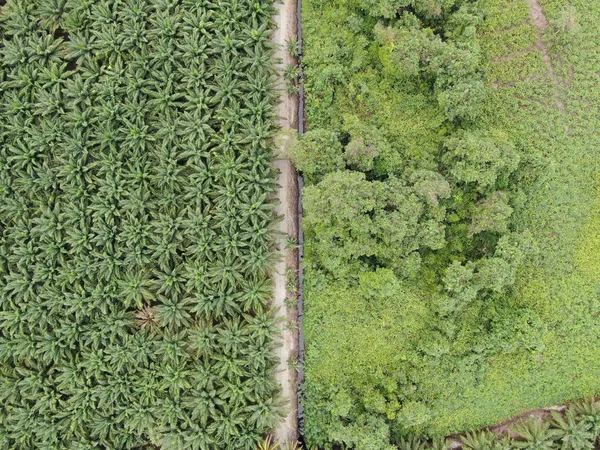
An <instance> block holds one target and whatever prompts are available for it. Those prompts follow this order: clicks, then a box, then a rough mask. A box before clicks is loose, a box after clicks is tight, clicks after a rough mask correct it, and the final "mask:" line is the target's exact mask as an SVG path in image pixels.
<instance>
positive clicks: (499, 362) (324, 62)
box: [303, 0, 600, 448]
mask: <svg viewBox="0 0 600 450" xmlns="http://www.w3.org/2000/svg"><path fill="white" fill-rule="evenodd" d="M539 3H540V5H541V8H542V11H543V12H544V13H545V15H546V17H547V19H548V22H549V24H550V27H549V28H548V29H547V30H545V31H543V32H542V33H541V35H540V34H539V30H538V29H537V28H536V23H535V21H532V19H531V15H530V8H529V5H528V4H527V2H524V1H514V2H504V1H502V0H478V1H459V2H453V1H449V2H429V1H427V2H417V1H409V0H407V1H397V2H394V1H389V2H383V1H379V2H375V1H364V2H363V1H360V2H356V1H349V0H334V1H332V2H323V1H322V0H308V1H305V2H303V14H304V17H303V25H304V32H305V34H304V37H305V41H304V42H305V48H304V57H303V70H304V74H305V78H306V84H305V88H306V94H307V119H308V121H307V124H308V128H309V129H315V130H327V132H329V133H331V134H335V135H336V136H337V138H338V141H339V143H340V145H341V148H342V149H343V150H342V153H343V156H342V158H343V161H342V163H340V162H339V160H338V162H337V163H336V164H335V165H330V166H329V168H328V169H327V171H329V173H328V174H323V175H324V176H323V178H322V179H319V180H317V181H315V180H311V179H310V176H309V177H307V178H306V181H307V187H306V193H307V194H308V195H307V196H306V197H305V207H306V206H307V205H308V207H307V208H305V211H306V213H307V215H306V217H307V222H306V224H305V229H306V230H307V233H306V252H305V261H304V262H305V267H306V272H305V275H306V276H305V287H306V291H305V299H306V302H305V304H306V311H305V331H306V336H307V349H306V365H305V370H306V373H305V375H306V399H305V412H306V430H307V439H308V441H309V443H311V444H316V445H321V446H325V447H327V446H331V445H333V441H334V440H335V439H334V438H333V436H334V435H336V436H337V434H336V433H338V432H339V433H341V434H340V435H341V436H344V439H345V442H348V445H349V446H358V443H357V442H358V439H356V440H353V438H352V436H350V435H349V433H350V432H353V431H355V430H356V427H352V425H355V424H356V423H358V421H362V422H360V423H366V417H365V415H370V416H373V417H374V419H373V422H375V420H377V421H379V422H381V423H385V424H386V425H387V430H389V440H387V441H386V440H385V436H384V433H381V434H377V435H376V434H375V433H374V434H373V436H376V437H374V439H375V438H376V439H379V443H378V445H379V446H380V447H381V448H385V446H386V445H388V443H389V442H393V443H397V442H398V440H399V439H400V437H406V434H407V433H411V432H414V433H415V434H417V435H422V434H430V435H435V436H437V435H444V434H447V433H450V432H457V431H460V430H472V429H475V428H478V427H480V426H484V425H486V424H490V423H495V422H498V421H501V420H503V419H505V418H507V417H510V416H512V415H514V414H516V413H519V412H522V411H524V410H527V409H533V408H536V407H540V406H544V405H549V404H556V403H559V402H563V401H565V400H568V399H569V398H572V397H573V396H580V395H595V394H597V393H598V390H599V389H600V385H599V383H598V377H597V374H598V370H600V366H599V361H600V353H599V351H598V346H597V345H596V341H597V336H598V333H599V325H598V323H597V319H596V318H597V316H598V314H599V313H600V304H599V303H598V301H597V300H598V288H597V286H598V283H599V281H600V278H599V277H598V273H600V258H599V257H598V256H597V254H598V251H597V250H598V245H596V244H597V242H596V241H597V239H596V237H595V236H596V235H597V232H598V229H599V227H598V223H600V219H599V215H598V214H597V210H598V207H597V206H598V196H599V194H598V190H597V180H598V173H600V159H599V158H598V153H597V152H596V151H595V149H596V148H597V147H598V146H599V145H600V140H599V138H598V135H597V132H596V131H595V127H594V126H593V124H596V123H598V121H599V120H600V113H599V110H598V107H597V105H598V101H599V99H600V96H599V95H600V94H599V91H598V89H597V83H596V81H597V72H598V66H599V65H600V52H599V51H598V50H597V49H598V48H600V46H597V45H593V44H596V43H598V42H599V39H600V34H599V33H598V27H597V21H598V18H599V17H600V5H599V4H596V3H595V2H583V1H581V0H575V1H569V2H566V1H563V0H539ZM570 5H571V6H570ZM561 23H562V24H565V26H564V27H563V26H562V25H561ZM571 23H576V24H577V26H576V27H573V29H574V31H573V32H570V31H566V32H565V30H566V28H567V27H569V26H570V25H569V24H571ZM559 29H561V30H563V31H558V30H559ZM539 36H541V37H539ZM563 37H564V38H565V39H563ZM567 38H568V39H567ZM541 44H543V48H545V49H546V50H547V52H546V51H542V47H541ZM549 62H551V63H552V64H551V66H549ZM550 69H551V70H550ZM357 172H361V173H363V174H364V178H361V177H360V175H356V173H357ZM348 173H353V175H352V179H353V183H350V182H349V181H348V180H345V183H346V184H344V185H343V186H344V187H343V188H341V186H342V183H341V182H340V183H338V181H339V180H341V179H342V178H345V177H350V176H349V175H348ZM334 180H336V181H335V182H334ZM390 180H394V182H398V184H399V185H400V186H401V187H400V188H398V189H399V192H401V193H402V195H403V197H404V203H400V204H403V205H406V206H404V207H403V209H405V210H408V209H413V210H414V215H415V216H419V217H418V219H417V225H415V226H413V222H410V221H409V222H408V224H410V225H409V226H407V222H406V218H405V217H402V216H400V219H399V220H398V221H397V223H398V224H399V226H395V225H396V220H397V219H396V218H397V217H398V216H396V217H395V218H394V221H393V222H391V223H392V225H390V226H389V228H383V227H380V225H379V224H380V223H383V222H384V221H381V218H382V217H385V216H388V217H394V215H395V213H397V211H395V210H394V208H393V207H392V208H389V209H390V211H387V210H386V205H385V202H384V201H375V200H377V199H379V198H382V197H386V196H387V195H388V194H387V193H386V194H385V195H383V194H381V192H385V189H382V188H381V186H382V185H387V184H388V183H389V182H390ZM326 181H331V184H330V185H328V184H327V183H326ZM375 194H377V195H375ZM361 195H364V197H362V196H361ZM378 196H379V197H378ZM412 196H414V198H415V199H416V201H415V202H414V203H413V202H412V199H413V197H412ZM407 199H411V202H409V201H408V200H407ZM307 202H308V203H307ZM388 213H389V214H388ZM319 216H322V217H323V220H322V221H320V220H319ZM376 219H377V220H376ZM411 219H412V218H411ZM415 228H416V229H418V230H419V233H421V232H422V233H423V234H422V235H421V234H420V235H419V239H418V240H417V241H415V240H414V239H412V240H411V236H412V232H413V231H412V230H414V229H415ZM371 230H373V234H372V233H371ZM382 230H385V232H384V233H382ZM388 230H391V231H388ZM400 230H406V231H407V234H406V235H405V236H404V237H403V239H402V240H400V239H398V238H397V237H398V235H399V234H400ZM427 230H433V232H432V233H431V236H432V237H435V236H439V237H443V240H442V239H440V240H437V241H436V240H435V239H431V241H430V242H432V243H434V242H437V244H438V245H432V246H428V245H425V244H424V243H425V239H424V238H425V236H428V231H427ZM436 230H442V231H440V232H439V233H436ZM527 230H529V231H527ZM394 233H397V234H396V238H395V241H394V242H391V241H390V240H387V239H388V235H389V236H392V235H393V234H394ZM325 236H326V237H327V239H322V238H323V237H325ZM382 236H383V237H382ZM405 238H406V239H405ZM422 238H423V240H421V239H422ZM321 239H322V240H321ZM409 242H411V243H414V242H417V243H418V245H412V244H411V245H412V248H415V250H414V251H409V249H410V248H411V245H408V243H409ZM385 247H391V248H390V249H389V251H388V249H386V248H385ZM408 255H410V257H408ZM382 268H385V269H386V273H387V277H389V278H388V279H386V280H385V283H388V285H387V288H388V292H389V297H386V302H385V304H386V305H387V304H392V305H393V307H389V308H385V311H386V314H385V315H381V314H379V313H378V311H377V307H379V306H380V302H381V297H380V296H379V294H378V293H371V294H368V293H363V288H364V284H363V283H364V281H363V280H364V279H365V277H367V276H368V275H373V274H377V273H379V272H378V270H379V271H380V270H381V269H382ZM387 269H391V271H387ZM381 283H384V280H383V279H382V280H381ZM377 289H378V292H379V290H380V291H385V287H384V285H383V284H382V285H381V286H380V285H379V284H378V288H377ZM373 291H375V288H373ZM370 299H372V304H371V303H370V301H369V300H370ZM342 320H343V323H342V322H341V321H342ZM407 328H409V330H407ZM398 336H400V337H401V338H397V337H398ZM414 336H418V339H416V338H414ZM363 341H364V342H363ZM346 343H348V345H346ZM350 345H351V346H352V347H350ZM371 347H377V349H378V350H379V352H378V353H376V352H375V351H373V350H372V349H371ZM573 349H576V351H574V350H573ZM367 356H368V357H370V359H368V358H367ZM333 362H335V364H336V365H335V366H334V365H333ZM384 380H386V381H384ZM407 405H408V407H407V408H405V406H407ZM410 405H413V406H414V405H419V406H415V410H414V411H413V413H414V414H412V413H411V406H410ZM403 409H404V413H403V412H402V411H403ZM421 413H422V414H421ZM404 414H406V417H404ZM411 427H413V428H411ZM340 430H343V433H342V431H340ZM386 433H387V431H386ZM552 442H553V444H552V445H559V446H560V445H562V444H557V441H556V440H554V439H553V441H552ZM494 445H495V446H496V448H508V447H507V446H510V445H512V444H509V443H507V440H499V441H497V442H495V443H494ZM519 445H520V444H519ZM565 445H566V444H565Z"/></svg>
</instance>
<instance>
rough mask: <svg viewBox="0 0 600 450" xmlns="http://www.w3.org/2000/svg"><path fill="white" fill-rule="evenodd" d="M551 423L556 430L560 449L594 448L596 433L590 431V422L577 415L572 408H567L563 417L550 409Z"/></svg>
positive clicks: (580, 449) (584, 449)
mask: <svg viewBox="0 0 600 450" xmlns="http://www.w3.org/2000/svg"><path fill="white" fill-rule="evenodd" d="M552 425H553V427H554V428H555V429H556V430H557V432H558V439H559V442H560V443H561V445H560V447H561V449H564V450H586V449H589V450H591V449H593V448H594V444H595V441H596V435H595V434H594V433H593V432H592V424H591V423H590V422H588V421H586V420H581V419H580V418H579V417H577V416H576V414H575V411H574V410H573V409H571V408H567V410H566V412H565V415H564V417H563V416H562V415H560V414H559V413H557V412H556V411H552Z"/></svg>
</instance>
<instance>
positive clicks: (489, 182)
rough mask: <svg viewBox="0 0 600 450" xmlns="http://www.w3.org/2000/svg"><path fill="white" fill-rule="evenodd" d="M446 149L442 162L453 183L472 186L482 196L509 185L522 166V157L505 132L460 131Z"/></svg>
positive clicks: (446, 144)
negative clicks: (520, 161) (507, 183)
mask: <svg viewBox="0 0 600 450" xmlns="http://www.w3.org/2000/svg"><path fill="white" fill-rule="evenodd" d="M444 146H445V148H446V153H444V156H443V161H444V164H445V165H446V167H447V168H448V173H449V175H450V177H451V178H452V180H453V181H454V182H455V183H465V184H472V185H473V186H474V187H475V189H477V191H478V192H481V193H483V192H486V191H488V190H490V189H494V187H500V186H502V184H506V181H507V179H508V177H509V176H510V175H511V174H512V173H513V172H514V171H515V170H516V169H517V166H518V165H519V160H520V158H519V155H518V153H517V152H516V150H515V147H514V145H513V144H512V143H511V142H510V141H509V140H508V135H507V134H506V133H504V132H499V131H496V130H492V131H461V132H458V133H456V134H454V135H452V136H451V137H449V138H448V139H447V140H446V142H445V144H444Z"/></svg>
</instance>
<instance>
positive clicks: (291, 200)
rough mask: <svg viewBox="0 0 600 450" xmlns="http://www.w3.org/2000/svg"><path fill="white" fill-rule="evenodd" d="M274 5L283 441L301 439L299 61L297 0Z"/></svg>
mask: <svg viewBox="0 0 600 450" xmlns="http://www.w3.org/2000/svg"><path fill="white" fill-rule="evenodd" d="M275 6H276V8H277V10H278V13H277V14H276V15H275V16H274V20H275V22H276V24H277V26H278V28H277V30H276V31H275V32H274V33H273V36H272V40H273V42H274V43H275V44H276V45H277V48H278V50H277V52H276V55H275V57H276V59H277V60H278V61H279V64H278V69H279V74H280V76H279V82H278V86H277V88H278V91H279V92H280V98H281V103H280V104H279V105H278V116H279V119H278V120H279V125H280V126H281V128H282V133H280V135H279V136H278V137H277V138H276V140H275V141H276V144H277V148H278V156H277V160H276V161H275V167H277V168H278V169H279V171H280V174H279V179H278V184H279V186H280V187H279V189H278V190H277V197H278V199H279V201H280V204H279V205H278V206H277V207H276V208H275V211H276V213H277V214H278V215H280V216H283V220H282V221H281V222H280V223H279V227H278V228H279V231H280V232H281V233H282V234H283V236H282V237H281V238H280V242H279V252H280V254H281V261H280V262H279V263H278V264H277V267H276V271H275V272H276V273H275V274H274V276H273V284H274V286H273V293H274V297H273V307H274V308H276V309H277V311H278V313H277V314H278V316H279V319H280V322H279V328H280V331H281V336H282V339H281V345H280V346H278V347H277V348H276V350H275V351H276V353H277V356H278V357H279V361H280V362H279V367H278V368H277V372H276V378H277V382H278V383H279V384H280V385H281V389H282V396H283V398H284V400H285V401H286V409H285V411H286V416H285V419H284V420H283V421H282V422H281V424H280V426H279V428H278V429H277V430H275V432H274V440H275V441H276V442H279V443H282V444H283V443H287V442H292V441H296V440H297V439H298V432H297V424H298V404H297V394H296V392H297V373H296V369H295V367H294V361H297V355H298V332H297V330H296V327H295V325H296V324H297V316H298V314H297V310H296V308H295V307H293V306H292V307H288V306H286V303H285V299H286V297H287V296H288V292H287V290H286V271H288V270H290V271H292V272H293V273H296V270H297V264H298V260H297V254H296V250H294V249H290V248H286V245H285V244H286V238H285V237H286V236H290V237H293V238H294V239H297V237H298V220H297V213H298V182H297V176H296V170H295V169H294V167H293V166H292V164H291V162H290V161H289V160H288V159H287V158H286V156H285V155H286V147H287V145H289V143H290V141H291V136H290V134H289V131H288V132H287V133H286V130H296V127H297V123H298V120H297V119H298V117H297V116H298V115H297V110H298V103H297V102H298V100H297V98H296V97H295V96H290V95H288V94H287V91H286V85H285V80H284V79H283V70H284V69H285V68H286V67H287V66H288V64H295V63H296V61H295V60H294V58H293V57H292V56H291V55H290V54H289V53H288V51H287V44H286V42H287V41H288V40H289V39H290V38H295V36H296V0H282V3H276V4H275Z"/></svg>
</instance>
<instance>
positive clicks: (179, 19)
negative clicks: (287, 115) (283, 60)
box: [0, 0, 280, 450]
mask: <svg viewBox="0 0 600 450" xmlns="http://www.w3.org/2000/svg"><path fill="white" fill-rule="evenodd" d="M4 3H6V5H4ZM2 4H3V6H2V9H1V14H0V35H1V37H2V39H0V97H1V100H2V101H1V102H0V122H1V124H2V125H1V126H0V144H1V145H0V329H1V332H0V403H1V404H2V408H0V411H1V412H0V447H1V448H2V449H7V450H10V449H15V450H16V449H55V450H58V449H92V448H94V449H98V448H106V449H109V448H110V449H134V448H151V447H152V448H158V447H160V448H163V449H165V450H166V449H204V450H206V449H232V448H235V449H254V448H256V445H257V443H258V442H259V441H260V440H261V439H262V438H263V436H264V435H265V434H267V433H268V432H270V431H271V430H272V429H273V427H274V426H275V425H276V424H277V422H278V420H279V418H280V412H279V404H278V402H277V400H276V398H277V395H278V387H277V385H276V382H275V380H274V378H273V376H272V375H273V371H274V368H275V367H276V365H277V361H276V358H275V357H274V356H273V354H272V348H273V346H274V337H275V334H276V327H275V323H274V317H273V314H272V312H271V311H270V308H269V301H270V290H271V288H270V278H269V271H270V267H271V265H272V260H273V256H272V255H273V253H274V233H273V230H274V223H275V217H274V213H273V204H272V201H271V200H270V199H271V198H272V195H273V193H274V188H275V180H276V173H275V170H274V168H273V166H272V164H271V150H272V142H271V138H272V137H273V135H274V133H275V125H274V118H275V112H274V108H273V104H274V102H275V99H276V96H275V93H274V89H273V82H272V78H273V75H274V67H273V65H272V62H271V57H272V45H271V44H270V42H269V35H270V30H271V29H272V26H273V24H272V20H271V15H272V13H273V11H274V9H273V7H272V5H271V2H270V1H254V0H252V1H245V0H244V1H219V2H202V1H192V0H183V1H168V0H131V1H125V2H123V1H113V0H105V1H93V2H88V1H71V0H68V1H63V0H44V1H33V0H22V1H21V0H18V1H16V0H9V1H8V2H2Z"/></svg>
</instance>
